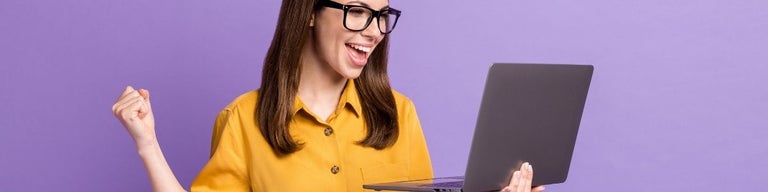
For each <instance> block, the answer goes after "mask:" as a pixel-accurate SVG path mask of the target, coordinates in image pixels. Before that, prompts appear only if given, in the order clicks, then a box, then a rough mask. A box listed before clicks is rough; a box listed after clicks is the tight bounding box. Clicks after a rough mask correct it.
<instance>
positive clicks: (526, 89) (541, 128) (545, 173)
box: [363, 64, 594, 192]
mask: <svg viewBox="0 0 768 192" xmlns="http://www.w3.org/2000/svg"><path fill="white" fill-rule="evenodd" d="M593 69H594V68H593V66H591V65H554V64H493V65H492V66H491V69H490V72H489V73H488V79H487V81H486V83H485V92H484V93H483V100H482V104H481V106H480V113H479V115H478V118H477V126H476V127H475V135H474V138H473V139H472V147H471V149H470V152H469V161H468V163H467V168H466V171H465V176H464V177H444V178H434V179H427V180H416V181H402V182H392V183H379V184H366V185H363V188H366V189H373V190H395V191H469V192H475V191H497V190H500V189H502V188H504V187H505V186H507V185H508V183H509V180H510V178H511V173H512V172H513V171H514V170H515V169H517V168H519V166H520V164H521V163H522V162H530V163H531V165H533V170H534V174H533V185H534V186H536V185H546V184H553V183H562V182H565V179H566V177H567V176H568V169H569V167H570V164H571V156H572V155H573V148H574V145H575V143H576V134H577V132H578V130H579V124H580V122H581V114H582V112H583V110H584V102H585V101H586V98H587V91H588V89H589V84H590V81H591V79H592V71H593Z"/></svg>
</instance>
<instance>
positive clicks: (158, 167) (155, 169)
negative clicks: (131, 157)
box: [136, 140, 186, 192]
mask: <svg viewBox="0 0 768 192" xmlns="http://www.w3.org/2000/svg"><path fill="white" fill-rule="evenodd" d="M136 148H137V149H138V152H139V157H141V160H142V161H143V162H144V167H145V168H146V169H147V175H148V176H149V182H150V183H151V184H152V191H155V192H171V191H173V192H178V191H186V190H184V188H183V187H182V186H181V184H180V183H179V180H177V179H176V176H175V175H174V174H173V171H172V170H171V167H170V166H169V165H168V161H166V160H165V155H163V151H162V150H161V149H160V144H159V143H158V142H157V140H155V141H147V142H143V143H142V144H139V143H137V145H136Z"/></svg>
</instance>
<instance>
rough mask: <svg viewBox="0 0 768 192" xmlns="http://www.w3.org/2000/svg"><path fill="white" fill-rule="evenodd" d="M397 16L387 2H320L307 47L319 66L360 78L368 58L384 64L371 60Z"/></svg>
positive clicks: (351, 77) (377, 0)
mask: <svg viewBox="0 0 768 192" xmlns="http://www.w3.org/2000/svg"><path fill="white" fill-rule="evenodd" d="M395 14H399V12H397V11H396V10H390V8H389V3H388V1H387V0H367V1H359V0H336V1H331V0H320V1H318V3H317V5H316V8H315V12H314V14H313V18H312V19H311V20H310V24H309V25H310V26H311V28H312V29H311V30H310V31H311V35H310V36H309V42H308V44H307V45H308V46H311V47H310V48H311V49H309V50H312V52H311V53H312V54H316V56H317V58H318V59H317V61H316V62H320V63H325V64H327V65H329V67H330V68H332V69H333V71H335V72H336V73H338V74H339V75H340V76H341V77H344V78H348V79H354V78H357V77H358V76H359V75H360V73H361V72H362V70H363V68H364V67H365V66H366V64H368V62H369V58H370V59H373V60H375V61H381V59H382V58H371V56H372V53H373V52H374V51H376V49H377V47H378V45H379V44H380V43H382V41H383V40H384V38H385V34H384V33H385V32H388V31H387V30H388V29H387V27H386V26H388V24H387V23H389V25H391V26H393V24H394V21H393V19H396V18H397V15H395ZM379 26H382V27H379ZM380 28H381V29H380ZM386 46H387V45H386V43H384V44H382V47H381V48H382V49H386V48H387V47H386ZM305 54H306V53H305ZM377 56H378V57H386V55H377Z"/></svg>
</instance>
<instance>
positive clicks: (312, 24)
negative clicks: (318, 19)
mask: <svg viewBox="0 0 768 192" xmlns="http://www.w3.org/2000/svg"><path fill="white" fill-rule="evenodd" d="M314 26H315V14H312V15H310V16H309V27H314Z"/></svg>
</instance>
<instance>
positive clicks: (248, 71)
mask: <svg viewBox="0 0 768 192" xmlns="http://www.w3.org/2000/svg"><path fill="white" fill-rule="evenodd" d="M392 5H393V6H394V7H397V8H400V9H402V10H404V12H405V13H404V16H403V17H402V20H401V21H400V23H399V25H398V29H397V30H396V31H395V33H393V35H392V38H393V39H392V53H391V55H390V58H391V66H390V71H391V72H390V73H391V74H390V76H391V79H392V84H393V86H394V87H395V88H396V89H398V90H399V91H401V92H403V93H405V94H406V95H408V96H409V97H410V98H411V99H413V100H414V102H415V103H416V105H417V108H418V112H419V115H420V119H421V122H422V125H423V128H424V131H425V133H426V137H427V141H428V143H429V147H430V153H431V155H432V158H433V164H434V168H435V174H436V175H438V176H450V175H460V174H462V173H463V171H464V166H465V163H466V158H465V157H466V156H467V154H468V148H469V147H468V146H469V143H470V140H471V138H470V137H471V133H472V131H473V128H474V124H475V119H476V115H477V110H478V108H479V104H480V97H481V92H482V89H483V83H484V81H485V76H486V73H487V69H488V66H489V65H490V64H491V63H493V62H543V63H586V64H593V65H595V68H596V71H595V75H594V78H593V84H592V87H591V90H590V93H589V97H588V100H587V105H586V110H585V113H584V118H583V121H582V126H581V131H580V133H579V137H578V141H577V146H576V150H575V154H574V159H573V162H572V167H571V172H570V176H569V179H568V181H567V182H566V183H564V184H558V185H552V186H549V187H548V189H549V191H726V190H728V191H761V190H763V189H764V188H765V187H766V184H765V178H768V143H767V142H766V141H765V140H766V139H768V131H766V128H768V126H767V125H768V118H766V114H768V88H766V85H765V83H766V81H768V75H766V72H767V71H768V65H766V64H768V53H767V51H768V36H766V34H768V12H766V11H765V8H766V7H768V3H767V2H766V1H762V0H737V1H725V0H720V1H718V0H676V1H669V0H646V1H609V0H583V1H571V0H539V1H508V0H484V1H471V2H470V1H458V0H452V1H446V0H420V1H405V0H395V1H393V2H392ZM278 8H279V1H254V0H250V1H244V0H225V1H203V0H132V1H120V0H113V1H103V0H0V93H1V94H0V149H1V150H0V191H148V190H149V184H148V182H147V178H146V175H145V171H144V168H143V166H142V164H141V162H140V160H139V158H138V157H137V154H136V151H135V149H134V146H133V144H132V140H131V139H130V138H129V136H128V134H127V133H126V132H125V131H124V130H123V128H122V127H121V126H120V124H119V123H118V121H116V120H115V119H114V117H113V116H112V115H111V113H110V107H111V105H112V102H114V100H115V99H116V97H117V96H118V94H119V93H120V92H121V91H122V89H123V88H124V87H125V85H135V86H137V87H141V88H147V89H149V90H150V91H151V92H152V96H153V104H154V107H155V109H154V110H155V114H156V118H157V134H158V137H159V139H160V142H161V144H162V145H163V148H164V152H165V154H166V156H167V158H168V161H169V162H170V164H171V167H172V168H173V170H174V171H175V173H176V175H177V176H178V178H179V179H180V180H181V182H182V183H183V184H184V185H185V186H188V185H189V183H191V181H192V180H193V179H194V177H195V176H196V175H197V172H198V171H199V170H200V169H201V168H202V166H203V165H204V164H205V162H206V160H207V158H208V150H209V142H210V134H211V130H212V125H213V121H214V118H215V115H216V114H217V112H218V111H219V110H220V109H222V108H223V107H224V106H225V105H226V104H228V103H229V102H230V101H231V100H232V99H233V98H235V97H236V96H238V95H239V94H241V93H243V92H246V91H248V90H252V89H255V88H256V87H257V86H258V84H259V81H260V73H261V72H260V71H261V65H262V60H263V57H264V55H265V53H266V48H267V46H268V42H269V41H270V40H271V37H272V32H273V30H274V26H275V22H276V18H277V11H278ZM510 147H516V146H510ZM457 157H458V158H457ZM534 166H535V165H534Z"/></svg>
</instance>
